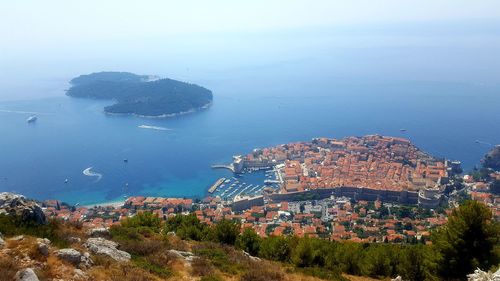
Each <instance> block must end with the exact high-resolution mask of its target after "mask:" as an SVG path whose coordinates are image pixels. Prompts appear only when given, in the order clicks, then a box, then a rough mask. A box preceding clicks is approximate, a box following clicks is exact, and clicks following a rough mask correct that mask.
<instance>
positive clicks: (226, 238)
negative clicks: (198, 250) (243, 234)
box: [214, 219, 240, 245]
mask: <svg viewBox="0 0 500 281" xmlns="http://www.w3.org/2000/svg"><path fill="white" fill-rule="evenodd" d="M214 231H215V238H216V240H217V241H218V242H220V243H223V244H228V245H234V243H235V242H236V238H237V237H238V235H239V234H240V224H239V223H235V222H233V221H230V220H226V219H223V220H221V221H219V222H218V223H217V224H216V225H215V229H214Z"/></svg>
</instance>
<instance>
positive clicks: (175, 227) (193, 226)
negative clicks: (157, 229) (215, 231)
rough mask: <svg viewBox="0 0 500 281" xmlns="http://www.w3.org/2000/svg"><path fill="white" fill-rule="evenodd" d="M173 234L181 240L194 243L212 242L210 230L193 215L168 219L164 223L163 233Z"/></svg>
mask: <svg viewBox="0 0 500 281" xmlns="http://www.w3.org/2000/svg"><path fill="white" fill-rule="evenodd" d="M171 231H173V232H175V233H176V234H177V236H179V237H181V238H182V239H189V240H195V241H202V240H212V236H213V235H212V231H211V228H210V227H209V226H208V225H206V224H202V223H201V222H200V220H198V218H197V217H196V216H195V215H194V214H190V215H187V216H185V215H177V216H174V217H171V218H169V219H168V220H167V221H166V223H165V233H168V232H171Z"/></svg>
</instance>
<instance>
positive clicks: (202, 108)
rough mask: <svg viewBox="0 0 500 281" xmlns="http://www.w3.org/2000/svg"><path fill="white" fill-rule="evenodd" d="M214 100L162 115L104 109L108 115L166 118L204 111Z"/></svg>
mask: <svg viewBox="0 0 500 281" xmlns="http://www.w3.org/2000/svg"><path fill="white" fill-rule="evenodd" d="M212 103H213V101H211V102H209V103H207V104H205V105H204V106H201V107H198V108H193V109H190V110H187V111H181V112H177V113H167V114H161V115H141V114H137V113H119V112H109V111H106V110H104V113H105V114H107V115H111V116H135V117H140V118H148V119H166V118H172V117H177V116H182V115H186V114H190V113H195V112H198V111H202V110H205V109H208V108H209V107H210V106H212Z"/></svg>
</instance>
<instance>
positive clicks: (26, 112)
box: [0, 109, 52, 115]
mask: <svg viewBox="0 0 500 281" xmlns="http://www.w3.org/2000/svg"><path fill="white" fill-rule="evenodd" d="M0 112H3V113H17V114H37V115H51V114H52V113H46V112H36V111H20V110H7V109H0Z"/></svg>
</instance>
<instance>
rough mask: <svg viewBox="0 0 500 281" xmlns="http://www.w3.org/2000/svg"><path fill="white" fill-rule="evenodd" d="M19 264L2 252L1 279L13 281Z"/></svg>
mask: <svg viewBox="0 0 500 281" xmlns="http://www.w3.org/2000/svg"><path fill="white" fill-rule="evenodd" d="M19 269H20V268H19V264H18V263H17V262H16V261H15V260H14V259H13V258H12V257H10V256H7V255H3V254H0V281H12V280H14V276H15V275H16V272H17V271H18V270H19Z"/></svg>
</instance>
